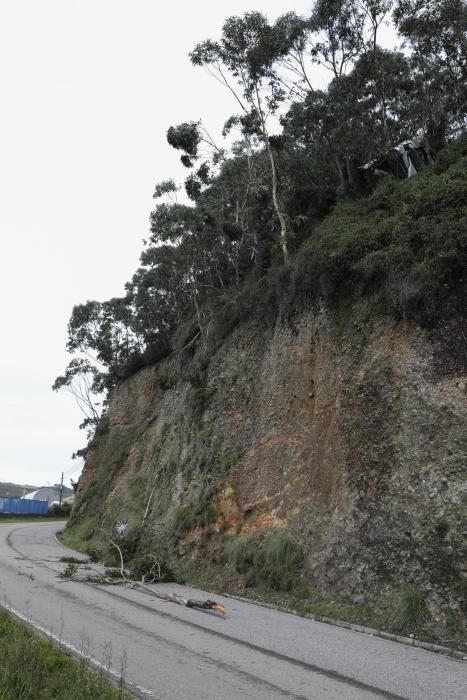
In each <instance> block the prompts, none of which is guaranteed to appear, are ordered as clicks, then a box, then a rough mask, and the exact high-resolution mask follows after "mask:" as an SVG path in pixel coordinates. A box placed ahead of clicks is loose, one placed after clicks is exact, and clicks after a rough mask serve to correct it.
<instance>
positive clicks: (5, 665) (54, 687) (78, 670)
mask: <svg viewBox="0 0 467 700" xmlns="http://www.w3.org/2000/svg"><path fill="white" fill-rule="evenodd" d="M0 647H1V650H2V653H1V654H0V700H23V699H24V700H26V699H29V698H30V699H31V700H53V699H54V698H67V700H96V698H99V700H129V699H130V698H131V697H132V696H131V695H130V694H129V693H128V692H127V691H126V689H125V687H124V679H123V676H122V678H121V679H120V682H119V683H118V685H119V687H117V686H116V685H114V684H113V683H112V682H111V681H110V680H109V677H110V676H111V675H112V676H113V675H114V674H112V673H111V672H110V670H109V669H107V670H106V669H105V668H102V670H100V671H96V670H94V669H92V668H91V667H90V666H89V665H88V663H86V660H85V658H84V656H83V657H82V658H74V656H72V655H71V654H69V653H68V652H67V651H66V650H65V649H64V648H63V647H61V646H60V645H59V644H57V643H55V642H54V641H53V640H52V639H45V638H42V637H41V636H40V635H39V634H38V633H37V632H35V631H33V630H32V629H31V628H30V627H29V626H28V625H27V624H25V623H23V622H21V621H19V620H17V619H16V617H15V616H14V615H12V614H10V613H9V612H8V611H7V610H5V609H4V608H1V607H0Z"/></svg>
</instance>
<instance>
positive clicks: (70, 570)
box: [60, 562, 78, 578]
mask: <svg viewBox="0 0 467 700" xmlns="http://www.w3.org/2000/svg"><path fill="white" fill-rule="evenodd" d="M77 571H78V564H76V563H75V562H69V563H68V564H67V565H66V566H65V568H64V569H63V571H62V572H61V573H60V578H73V576H74V575H75V574H76V572H77Z"/></svg>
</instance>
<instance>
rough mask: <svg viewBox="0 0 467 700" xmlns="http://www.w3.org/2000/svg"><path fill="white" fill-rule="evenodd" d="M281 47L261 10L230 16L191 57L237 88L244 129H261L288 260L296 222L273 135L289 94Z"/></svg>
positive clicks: (230, 87) (232, 88)
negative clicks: (282, 187)
mask: <svg viewBox="0 0 467 700" xmlns="http://www.w3.org/2000/svg"><path fill="white" fill-rule="evenodd" d="M278 50H279V45H278V42H277V34H276V32H274V29H273V27H272V26H271V25H270V24H269V23H268V21H267V19H266V17H265V16H264V15H262V14H261V13H259V12H248V13H245V14H244V15H243V16H242V17H230V18H228V19H227V20H226V22H225V23H224V26H223V28H222V36H221V39H220V41H217V42H216V41H212V40H210V39H208V40H206V41H203V42H201V43H200V44H198V45H197V46H196V47H195V48H194V50H193V51H192V52H191V54H190V58H191V61H192V63H193V64H194V65H195V66H206V67H208V69H209V70H210V72H211V74H212V75H214V77H215V78H216V79H217V80H218V81H219V82H220V83H221V84H223V85H224V86H225V87H226V88H227V89H228V90H229V91H230V92H231V93H232V95H233V97H234V98H235V100H236V103H237V105H238V107H239V108H240V123H241V126H242V129H243V132H244V133H245V134H247V135H255V136H256V137H257V138H258V139H259V140H260V142H261V144H262V145H263V146H264V148H265V149H266V152H267V154H268V158H269V163H270V169H271V196H272V201H273V206H274V210H275V214H276V216H277V219H278V220H279V224H280V241H281V248H282V255H283V260H284V263H285V264H287V262H288V239H289V237H290V227H289V222H288V217H287V214H286V212H285V210H284V207H283V204H282V202H281V197H280V192H279V186H278V174H277V163H276V160H277V156H276V153H275V151H274V147H273V143H272V142H271V139H270V130H271V120H272V119H273V118H274V116H275V115H276V114H277V111H278V109H279V106H280V104H281V103H282V102H283V100H284V99H285V96H286V93H285V91H284V88H283V86H282V85H281V82H280V79H279V77H278V73H277V70H276V63H277V57H278Z"/></svg>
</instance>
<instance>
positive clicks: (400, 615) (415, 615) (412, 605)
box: [393, 586, 427, 634]
mask: <svg viewBox="0 0 467 700" xmlns="http://www.w3.org/2000/svg"><path fill="white" fill-rule="evenodd" d="M426 617H427V609H426V605H425V599H424V597H423V593H422V592H421V591H419V590H418V589H417V588H414V587H413V586H405V587H404V588H402V590H401V592H400V596H399V607H398V610H397V612H396V616H395V618H394V621H393V627H394V628H395V629H396V630H398V631H399V632H401V633H402V634H408V633H409V632H416V631H417V629H418V628H419V627H420V626H421V625H422V624H423V622H424V621H425V619H426Z"/></svg>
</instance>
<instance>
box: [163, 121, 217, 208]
mask: <svg viewBox="0 0 467 700" xmlns="http://www.w3.org/2000/svg"><path fill="white" fill-rule="evenodd" d="M167 141H168V143H169V144H170V145H171V146H172V148H175V149H176V150H179V151H182V155H181V157H180V160H181V162H182V164H183V165H184V166H185V167H186V168H194V166H195V165H197V170H196V171H195V172H193V173H191V175H189V177H188V178H187V179H186V180H185V190H186V193H187V194H188V196H189V197H190V199H192V200H194V201H196V200H197V199H198V197H199V195H200V194H201V191H202V189H203V188H204V187H205V186H207V185H209V183H210V182H212V178H213V176H214V175H215V173H216V170H217V166H218V165H219V163H221V162H222V161H223V160H224V159H225V155H226V154H225V150H224V149H223V148H220V147H219V146H218V145H217V144H216V143H215V141H214V139H213V138H212V136H211V134H210V133H209V131H208V130H207V129H206V127H205V126H204V124H203V123H202V121H201V120H199V121H197V122H182V123H181V124H178V125H177V126H171V127H170V128H169V129H168V131H167ZM200 160H201V163H200V164H199V161H200Z"/></svg>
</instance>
